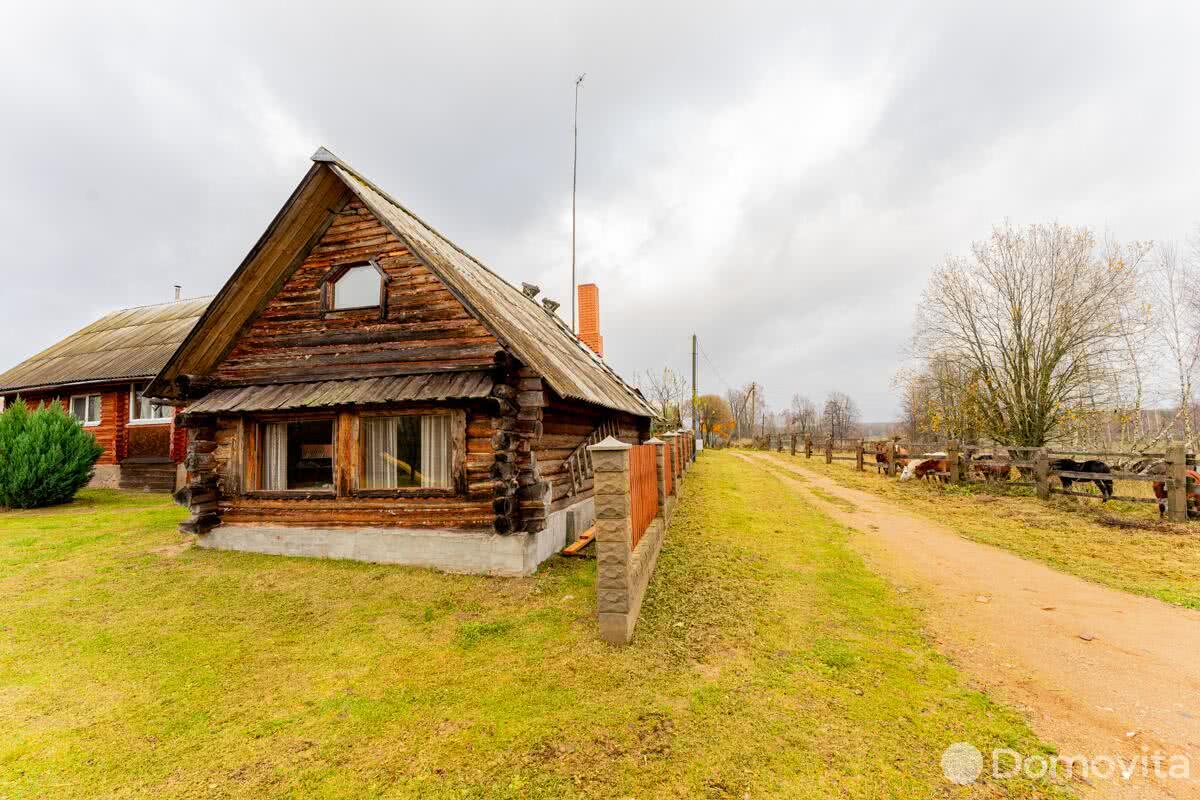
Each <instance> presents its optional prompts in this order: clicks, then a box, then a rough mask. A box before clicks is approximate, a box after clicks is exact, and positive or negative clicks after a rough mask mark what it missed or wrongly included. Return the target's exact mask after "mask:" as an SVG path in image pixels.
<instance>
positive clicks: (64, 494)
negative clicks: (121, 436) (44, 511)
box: [0, 398, 104, 508]
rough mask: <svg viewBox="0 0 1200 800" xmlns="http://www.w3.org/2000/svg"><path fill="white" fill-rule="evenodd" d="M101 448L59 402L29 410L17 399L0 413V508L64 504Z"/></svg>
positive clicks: (85, 477)
mask: <svg viewBox="0 0 1200 800" xmlns="http://www.w3.org/2000/svg"><path fill="white" fill-rule="evenodd" d="M103 452H104V448H103V447H101V446H100V445H99V444H97V443H96V440H95V438H93V437H92V435H91V434H90V433H88V432H87V431H85V430H84V429H83V426H82V425H80V424H79V421H78V420H76V419H75V418H74V417H72V416H70V415H69V414H67V412H66V411H64V410H63V407H62V406H61V405H60V404H58V403H50V404H49V405H39V406H38V407H37V408H36V409H34V410H33V411H30V410H29V408H28V407H27V406H26V405H25V403H24V402H23V401H22V400H20V399H19V398H18V399H17V401H16V402H15V403H13V404H12V405H11V406H9V407H8V408H7V409H5V410H4V412H3V413H0V506H7V507H9V508H41V507H42V506H52V505H57V504H59V503H66V502H69V501H70V500H71V499H72V498H73V497H74V496H75V493H76V492H77V491H79V489H80V488H82V487H83V486H85V485H87V482H88V481H90V480H91V479H92V475H93V474H94V473H95V467H96V459H98V458H100V454H101V453H103Z"/></svg>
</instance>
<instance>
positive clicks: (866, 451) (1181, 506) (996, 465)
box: [781, 436, 1200, 522]
mask: <svg viewBox="0 0 1200 800" xmlns="http://www.w3.org/2000/svg"><path fill="white" fill-rule="evenodd" d="M781 443H782V439H781ZM835 449H836V450H838V451H839V452H842V453H844V452H847V451H850V452H853V455H849V456H847V455H834V452H835ZM823 450H824V454H825V463H826V464H832V463H833V462H834V461H853V462H854V468H855V469H856V470H857V471H859V472H862V471H865V470H866V468H867V465H868V464H871V463H875V464H876V465H877V467H879V468H886V471H887V474H888V475H889V476H895V475H896V473H897V472H898V467H900V466H903V465H904V464H906V463H908V462H910V461H912V460H915V459H921V458H929V457H935V456H936V457H937V458H939V459H945V460H946V469H945V470H944V471H938V472H935V473H932V474H933V475H936V476H937V477H938V478H940V479H943V480H946V481H948V482H949V483H955V484H960V483H988V482H989V481H988V472H989V471H990V472H991V474H992V480H993V481H995V482H997V483H1000V484H1003V485H1006V486H1031V487H1035V488H1036V489H1037V494H1038V497H1040V498H1042V499H1047V498H1049V497H1050V495H1051V494H1061V495H1068V496H1071V497H1086V498H1091V499H1104V497H1103V495H1102V494H1092V493H1089V492H1077V491H1073V490H1071V489H1067V488H1061V489H1060V488H1057V487H1055V486H1053V485H1052V482H1053V481H1055V480H1056V479H1057V480H1058V481H1059V482H1061V481H1062V479H1064V478H1065V479H1066V480H1067V481H1068V482H1093V481H1141V482H1145V483H1149V482H1153V483H1156V484H1161V485H1162V487H1163V488H1164V489H1165V491H1166V504H1165V505H1166V513H1167V516H1168V518H1170V519H1171V520H1172V521H1174V522H1182V521H1185V520H1186V519H1187V518H1188V498H1189V497H1192V496H1193V494H1194V490H1193V486H1194V484H1195V481H1194V479H1193V477H1192V475H1194V474H1195V473H1194V472H1192V473H1191V474H1189V470H1191V469H1192V467H1194V465H1195V464H1196V462H1197V459H1196V455H1195V454H1194V453H1188V452H1187V451H1186V448H1185V446H1184V445H1183V444H1179V443H1174V444H1171V445H1170V446H1169V447H1168V448H1167V450H1166V452H1164V453H1134V452H1117V451H1108V450H1105V451H1099V450H1068V449H1057V450H1049V449H1047V448H1044V447H1009V446H1007V445H1004V446H996V447H994V448H980V447H961V446H960V445H959V443H958V442H956V441H954V440H950V441H947V442H945V443H940V444H939V443H934V444H931V443H928V442H905V441H903V440H901V439H900V438H899V437H896V438H892V439H885V440H869V439H857V440H834V439H833V437H826V438H825V440H824V447H823ZM983 450H990V451H991V452H992V453H995V452H997V451H1005V452H1007V453H1012V454H1017V453H1020V454H1026V455H1027V456H1029V455H1031V456H1032V459H1033V460H1020V461H1017V460H1008V459H1005V458H997V457H995V456H994V455H993V456H991V457H988V458H973V457H972V456H973V455H974V454H975V453H979V452H981V451H983ZM794 454H795V451H794V448H793V455H794ZM877 454H879V455H882V456H883V459H882V460H881V461H877V460H876V455H877ZM812 455H813V440H812V437H808V436H806V437H805V439H804V457H805V458H812ZM1068 456H1096V457H1101V456H1103V457H1108V458H1119V459H1122V460H1124V461H1125V462H1126V463H1136V462H1144V461H1145V460H1146V459H1156V460H1159V461H1162V462H1165V463H1164V465H1163V466H1164V467H1165V469H1161V471H1160V472H1155V473H1146V472H1130V471H1128V470H1114V471H1110V472H1079V471H1074V470H1056V469H1051V468H1050V464H1051V462H1053V461H1054V460H1055V459H1057V458H1060V457H1068ZM1005 468H1007V470H1006V471H1004V472H1003V473H1002V474H1001V470H1004V469H1005ZM972 469H974V470H976V472H977V473H978V472H980V471H982V472H983V474H984V478H983V479H982V480H978V479H971V478H970V476H969V474H968V473H969V471H970V470H972ZM1014 469H1015V470H1017V471H1018V473H1019V474H1020V475H1021V477H1022V478H1023V479H1022V480H1015V481H1014V480H1010V478H1011V477H1012V470H1014ZM1030 478H1032V479H1030ZM1110 491H1111V489H1110ZM1197 497H1198V498H1200V495H1197ZM1107 499H1111V500H1123V501H1127V502H1131V503H1157V502H1160V501H1159V499H1158V497H1129V496H1117V495H1112V494H1110V495H1109V496H1108V498H1107ZM1197 504H1198V507H1197V509H1195V510H1196V511H1197V512H1200V499H1198V501H1197Z"/></svg>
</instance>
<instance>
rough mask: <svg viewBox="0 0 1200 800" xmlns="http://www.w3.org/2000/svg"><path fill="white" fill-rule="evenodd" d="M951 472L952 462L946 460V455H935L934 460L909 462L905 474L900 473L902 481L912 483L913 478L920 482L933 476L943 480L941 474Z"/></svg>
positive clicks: (922, 459) (920, 459)
mask: <svg viewBox="0 0 1200 800" xmlns="http://www.w3.org/2000/svg"><path fill="white" fill-rule="evenodd" d="M949 471H950V460H949V459H948V458H946V454H945V453H935V454H934V456H933V457H932V458H918V459H917V460H915V461H910V462H908V465H907V466H905V467H904V472H902V473H900V480H902V481H911V480H912V479H913V478H916V479H918V480H920V479H923V478H928V477H930V476H933V477H934V478H935V479H937V480H941V476H939V475H938V473H939V472H949Z"/></svg>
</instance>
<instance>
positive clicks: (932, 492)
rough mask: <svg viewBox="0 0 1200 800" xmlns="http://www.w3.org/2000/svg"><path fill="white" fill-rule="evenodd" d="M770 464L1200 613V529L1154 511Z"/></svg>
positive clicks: (847, 465) (784, 458) (839, 465)
mask: <svg viewBox="0 0 1200 800" xmlns="http://www.w3.org/2000/svg"><path fill="white" fill-rule="evenodd" d="M770 457H771V458H772V459H775V460H776V461H778V462H779V463H781V464H789V463H791V464H798V465H799V466H801V467H804V468H806V469H812V470H815V471H817V472H820V473H821V474H823V475H827V476H829V477H830V478H833V479H834V480H836V481H837V482H838V483H840V484H842V485H843V486H848V487H850V488H854V489H862V490H864V491H868V492H873V493H875V494H878V495H880V496H881V497H886V498H887V499H889V500H893V501H896V502H898V503H901V504H903V505H905V506H907V507H908V508H909V509H911V510H913V511H915V512H917V513H919V514H923V515H925V516H928V517H930V518H932V519H936V520H937V521H938V522H941V523H943V524H945V525H948V526H950V527H951V528H953V529H954V530H955V531H957V532H958V533H959V534H961V535H962V536H965V537H967V538H968V539H973V540H975V541H977V542H984V543H986V544H991V545H995V546H997V547H1003V548H1005V549H1006V550H1011V551H1012V552H1014V553H1016V554H1017V555H1020V556H1023V557H1025V558H1029V559H1033V560H1036V561H1041V562H1043V563H1045V564H1048V565H1050V566H1052V567H1054V568H1055V569H1058V570H1061V571H1062V572H1067V573H1070V574H1071V575H1077V576H1079V577H1081V578H1086V579H1087V580H1090V581H1095V582H1096V583H1100V584H1104V585H1105V586H1110V587H1112V588H1114V589H1120V590H1121V591H1124V592H1130V593H1132V594H1140V595H1144V596H1146V597H1156V598H1158V599H1159V600H1163V601H1165V602H1167V603H1172V604H1174V605H1179V606H1185V607H1188V608H1200V522H1196V521H1192V522H1188V523H1180V524H1170V523H1162V522H1159V520H1158V511H1157V509H1156V508H1155V507H1154V506H1152V505H1146V504H1136V503H1123V502H1110V503H1107V504H1105V505H1101V504H1100V503H1099V502H1097V501H1094V500H1087V499H1080V498H1073V497H1063V496H1052V497H1051V499H1050V501H1049V502H1042V501H1040V500H1038V499H1037V497H1036V496H1034V494H1033V490H1032V489H1021V490H1009V491H1007V492H1006V491H1004V490H1000V491H999V492H997V493H993V490H992V489H989V488H988V487H974V486H961V487H956V486H942V485H940V484H937V483H934V482H930V481H907V482H904V483H900V482H899V481H897V480H895V479H891V478H887V477H886V476H880V475H877V474H876V472H875V465H874V464H870V465H869V466H868V468H867V471H866V472H856V471H855V469H854V462H852V461H835V462H833V463H832V464H826V463H825V460H824V458H823V457H821V456H820V455H819V454H815V453H814V455H813V458H811V459H806V458H804V456H803V454H801V455H797V456H795V457H793V456H791V455H789V454H787V453H783V454H778V453H772V454H770ZM1148 485H1149V484H1142V486H1143V487H1145V486H1148ZM1120 491H1124V490H1123V489H1122V488H1121V487H1119V486H1118V492H1120Z"/></svg>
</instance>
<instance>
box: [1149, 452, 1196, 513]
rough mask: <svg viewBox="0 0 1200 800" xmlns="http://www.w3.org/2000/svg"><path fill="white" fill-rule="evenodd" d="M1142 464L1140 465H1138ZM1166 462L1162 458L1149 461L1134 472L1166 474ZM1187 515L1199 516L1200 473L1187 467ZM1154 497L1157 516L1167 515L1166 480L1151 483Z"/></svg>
mask: <svg viewBox="0 0 1200 800" xmlns="http://www.w3.org/2000/svg"><path fill="white" fill-rule="evenodd" d="M1138 466H1142V465H1138ZM1167 469H1168V468H1167V462H1166V461H1163V460H1162V459H1158V460H1156V461H1152V462H1150V464H1149V466H1144V467H1142V468H1141V469H1135V470H1134V471H1135V472H1140V473H1142V474H1143V475H1164V476H1165V475H1166V474H1167ZM1187 480H1188V486H1187V515H1188V518H1189V519H1190V518H1192V517H1200V473H1198V472H1196V471H1195V470H1191V469H1189V470H1188V471H1187ZM1153 487H1154V497H1155V499H1156V500H1158V518H1159V519H1162V518H1163V517H1165V516H1166V515H1167V482H1166V481H1155V482H1154V483H1153Z"/></svg>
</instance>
